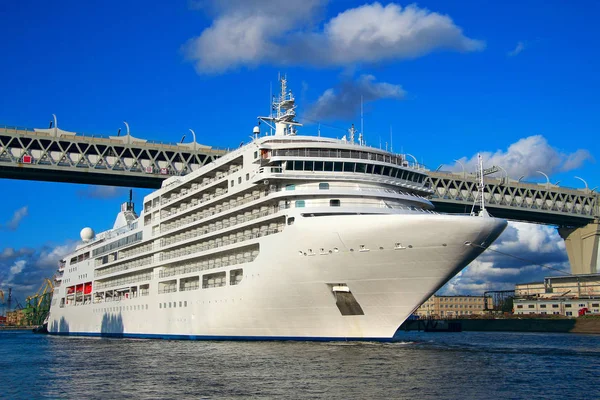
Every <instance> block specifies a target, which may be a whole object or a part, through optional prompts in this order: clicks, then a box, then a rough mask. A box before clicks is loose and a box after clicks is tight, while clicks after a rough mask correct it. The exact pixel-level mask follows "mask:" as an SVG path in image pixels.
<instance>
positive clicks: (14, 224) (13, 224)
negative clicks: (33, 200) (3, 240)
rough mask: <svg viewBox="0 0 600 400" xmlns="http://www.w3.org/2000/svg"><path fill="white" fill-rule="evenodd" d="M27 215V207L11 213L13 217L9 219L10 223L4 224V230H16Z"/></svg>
mask: <svg viewBox="0 0 600 400" xmlns="http://www.w3.org/2000/svg"><path fill="white" fill-rule="evenodd" d="M28 214H29V207H28V206H23V207H21V208H19V209H18V210H17V211H15V212H14V213H13V216H12V218H11V219H10V221H8V222H7V223H5V224H4V228H5V229H8V230H10V231H15V230H17V228H18V227H19V225H20V224H21V221H22V220H23V218H25V217H26V216H27V215H28Z"/></svg>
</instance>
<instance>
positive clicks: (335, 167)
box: [333, 162, 343, 172]
mask: <svg viewBox="0 0 600 400" xmlns="http://www.w3.org/2000/svg"><path fill="white" fill-rule="evenodd" d="M333 170H334V171H335V172H342V170H343V163H341V162H334V163H333Z"/></svg>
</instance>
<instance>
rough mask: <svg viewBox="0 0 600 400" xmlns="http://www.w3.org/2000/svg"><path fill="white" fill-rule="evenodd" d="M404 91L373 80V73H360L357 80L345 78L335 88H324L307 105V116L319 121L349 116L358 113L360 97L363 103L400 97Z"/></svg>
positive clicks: (400, 87) (392, 85)
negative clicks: (317, 96)
mask: <svg viewBox="0 0 600 400" xmlns="http://www.w3.org/2000/svg"><path fill="white" fill-rule="evenodd" d="M405 94H406V92H405V91H404V89H402V86H400V85H394V84H391V83H385V82H375V77H374V76H373V75H361V76H360V77H359V78H358V79H357V80H355V81H352V80H346V81H344V82H342V83H341V84H340V85H338V86H337V87H336V88H330V89H327V90H325V92H323V94H322V95H321V96H320V97H319V99H318V100H317V101H316V102H315V103H314V104H312V105H311V106H309V107H308V111H307V113H306V114H307V118H308V119H311V120H314V121H321V120H327V119H335V118H351V117H353V116H355V115H356V114H357V113H358V110H359V109H360V103H361V99H362V101H363V103H364V104H367V103H370V102H373V101H376V100H380V99H397V100H399V99H402V98H403V97H404V96H405Z"/></svg>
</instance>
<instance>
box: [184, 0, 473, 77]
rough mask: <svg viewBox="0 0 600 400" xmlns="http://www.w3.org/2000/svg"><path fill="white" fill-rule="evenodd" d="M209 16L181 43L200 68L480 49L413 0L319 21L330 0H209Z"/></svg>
mask: <svg viewBox="0 0 600 400" xmlns="http://www.w3.org/2000/svg"><path fill="white" fill-rule="evenodd" d="M195 4H199V6H198V7H196V8H200V9H203V10H205V11H208V12H209V13H211V14H212V15H213V16H214V20H213V21H212V24H211V25H210V26H209V27H208V28H206V29H204V30H203V31H202V32H201V34H200V35H199V36H198V37H195V38H193V39H190V40H189V41H188V43H187V44H185V45H184V52H185V54H186V57H187V58H188V59H189V60H191V61H193V62H194V63H195V66H196V70H197V71H198V73H200V74H219V73H223V72H226V71H228V70H232V69H237V68H240V67H255V66H258V65H260V64H274V65H308V66H313V67H344V68H347V67H349V66H351V65H355V64H360V63H380V62H385V61H392V60H402V59H412V58H417V57H420V56H423V55H426V54H428V53H431V52H434V51H438V50H450V51H457V52H473V51H480V50H483V49H484V48H485V43H484V42H483V41H480V40H474V39H471V38H468V37H467V36H465V35H464V34H463V32H462V29H461V28H460V27H458V26H457V25H455V24H454V21H453V20H452V19H451V18H450V17H449V16H448V15H442V14H439V13H436V12H433V11H430V10H428V9H426V8H419V7H418V6H417V5H415V4H411V5H408V6H406V7H402V6H400V5H398V4H395V3H389V4H387V5H385V6H384V5H382V4H381V3H379V2H374V3H371V4H365V5H362V6H359V7H356V8H351V9H347V10H344V11H342V12H340V13H339V14H338V15H336V16H335V17H333V18H331V19H329V20H326V21H324V22H322V23H319V21H320V18H321V16H322V15H323V14H324V11H325V7H326V4H327V1H324V0H305V1H302V2H278V1H276V0H246V1H242V0H227V1H217V0H213V1H207V2H202V3H195Z"/></svg>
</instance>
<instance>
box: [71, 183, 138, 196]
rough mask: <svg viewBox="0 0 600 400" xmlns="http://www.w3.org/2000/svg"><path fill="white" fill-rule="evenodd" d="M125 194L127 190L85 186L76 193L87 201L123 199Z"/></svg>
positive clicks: (112, 187) (113, 187)
mask: <svg viewBox="0 0 600 400" xmlns="http://www.w3.org/2000/svg"><path fill="white" fill-rule="evenodd" d="M126 193H127V189H126V188H124V187H118V186H100V185H87V186H86V187H85V188H84V189H82V190H79V191H78V192H77V194H78V195H79V196H81V197H87V198H89V199H113V198H115V197H125V196H126Z"/></svg>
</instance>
